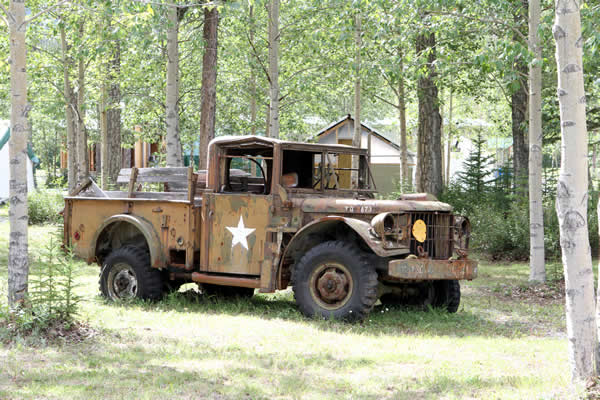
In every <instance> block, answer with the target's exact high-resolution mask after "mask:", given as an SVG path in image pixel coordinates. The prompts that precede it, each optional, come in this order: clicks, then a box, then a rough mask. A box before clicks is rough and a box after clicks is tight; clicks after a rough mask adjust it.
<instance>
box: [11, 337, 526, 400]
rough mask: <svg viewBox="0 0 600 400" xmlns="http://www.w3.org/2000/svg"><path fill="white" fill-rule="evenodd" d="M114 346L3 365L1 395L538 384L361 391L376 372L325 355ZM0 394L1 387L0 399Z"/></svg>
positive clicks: (274, 392) (425, 379)
mask: <svg viewBox="0 0 600 400" xmlns="http://www.w3.org/2000/svg"><path fill="white" fill-rule="evenodd" d="M111 339H112V341H111ZM120 339H121V338H120V337H118V336H114V335H113V337H112V338H111V337H110V335H109V336H107V337H105V340H104V341H102V342H95V343H88V344H81V345H74V346H66V347H61V348H57V349H56V351H53V352H50V353H47V354H44V356H43V357H42V358H38V359H35V360H33V361H30V364H29V365H26V364H21V363H19V361H18V360H12V361H11V360H9V361H8V365H7V368H6V369H5V370H4V372H0V378H4V380H5V381H6V382H9V381H10V382H11V385H10V386H12V385H14V387H13V388H11V387H10V386H8V387H7V388H8V389H11V393H12V394H13V395H15V396H22V397H27V396H28V395H30V394H31V393H32V392H35V396H36V397H37V396H41V397H45V396H50V397H55V396H56V397H57V398H58V397H64V398H104V399H112V398H118V399H121V398H210V399H229V398H231V399H244V398H248V399H250V398H251V399H270V398H274V397H280V396H285V397H290V398H302V397H305V396H309V397H311V398H333V397H344V398H346V397H348V396H350V397H359V398H364V399H381V398H394V399H420V398H423V399H424V398H432V399H433V398H438V397H439V396H440V395H441V394H443V393H445V394H448V393H452V394H454V395H456V396H458V397H459V398H460V397H462V396H463V395H473V394H474V392H475V393H476V392H477V390H479V389H483V388H485V390H489V389H490V388H498V389H500V388H506V387H516V386H518V385H519V384H520V383H521V382H522V381H523V380H524V379H530V380H531V381H530V382H528V383H530V384H533V385H535V384H536V382H535V379H534V378H523V377H518V376H500V377H487V376H478V375H474V376H468V377H464V379H457V378H456V377H455V376H451V375H446V372H444V371H443V370H435V371H428V372H427V375H422V374H421V376H420V377H419V374H418V373H417V375H416V376H411V375H407V376H401V377H400V380H399V381H394V382H390V383H389V385H387V384H386V385H372V386H362V385H360V384H357V383H356V382H353V380H352V376H353V374H354V373H355V372H356V371H360V370H361V369H362V368H377V360H375V359H369V358H363V357H345V358H340V359H336V358H334V357H332V356H331V355H330V354H302V355H301V360H297V359H296V357H295V356H294V355H293V354H292V355H288V356H287V357H283V358H282V356H281V355H280V354H278V353H269V352H264V353H263V352H257V351H252V349H251V348H245V347H241V346H230V347H215V346H212V345H210V344H207V343H203V344H202V345H201V346H190V345H189V344H184V343H181V342H178V341H173V342H170V343H164V344H162V345H158V346H155V347H148V346H142V345H129V346H124V345H123V344H121V343H120ZM142 341H143V338H142V337H141V336H136V335H133V336H132V337H128V343H142ZM32 363H33V364H39V365H31V364H32ZM398 367H399V368H400V367H401V365H399V366H398ZM324 370H325V371H327V373H326V374H323V371H324ZM2 389H3V388H2V387H1V386H0V394H1V393H2ZM165 396H166V397H165Z"/></svg>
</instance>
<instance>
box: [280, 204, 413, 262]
mask: <svg viewBox="0 0 600 400" xmlns="http://www.w3.org/2000/svg"><path fill="white" fill-rule="evenodd" d="M337 224H343V225H345V226H346V227H348V228H349V229H351V230H352V231H354V232H355V233H356V234H357V235H358V236H359V237H360V238H361V239H362V240H363V242H364V243H365V244H366V245H367V247H369V248H370V249H371V250H372V251H373V253H375V254H376V255H378V256H380V257H391V256H395V255H400V254H406V253H409V250H408V249H404V248H400V249H394V250H386V249H384V248H383V246H382V245H381V241H380V240H379V239H377V238H376V237H374V236H373V235H371V233H370V229H371V225H370V224H369V223H368V222H365V221H361V220H359V219H354V218H345V217H339V216H327V217H323V218H319V219H317V220H314V221H311V222H310V223H308V224H307V225H305V226H304V227H302V229H300V230H299V231H298V232H296V234H295V235H294V237H293V238H292V240H291V241H290V243H289V244H288V245H287V246H286V248H285V250H284V252H283V256H282V257H281V261H280V266H281V264H282V262H283V260H285V259H286V256H289V255H290V253H291V252H293V251H294V250H297V249H299V248H302V247H303V246H304V243H305V241H306V240H305V239H306V238H307V237H308V235H310V234H313V233H318V232H327V231H331V230H333V229H335V228H336V225H337Z"/></svg>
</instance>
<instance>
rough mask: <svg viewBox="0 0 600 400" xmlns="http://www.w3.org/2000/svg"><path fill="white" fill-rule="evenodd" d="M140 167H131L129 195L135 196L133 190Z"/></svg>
mask: <svg viewBox="0 0 600 400" xmlns="http://www.w3.org/2000/svg"><path fill="white" fill-rule="evenodd" d="M137 175H138V169H137V167H133V168H131V175H130V176H129V187H128V189H127V191H128V195H127V197H133V191H134V190H135V181H136V180H137Z"/></svg>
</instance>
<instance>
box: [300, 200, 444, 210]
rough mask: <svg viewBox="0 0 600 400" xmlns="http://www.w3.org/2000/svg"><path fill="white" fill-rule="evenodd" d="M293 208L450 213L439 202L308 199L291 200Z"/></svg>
mask: <svg viewBox="0 0 600 400" xmlns="http://www.w3.org/2000/svg"><path fill="white" fill-rule="evenodd" d="M291 200H292V202H293V204H294V207H298V208H301V209H302V211H304V212H307V213H327V214H379V213H382V212H391V213H400V212H426V211H441V212H451V211H452V206H451V205H449V204H447V203H442V202H441V201H414V200H375V199H364V200H363V199H339V198H310V199H306V198H304V199H298V198H295V199H294V198H292V199H291Z"/></svg>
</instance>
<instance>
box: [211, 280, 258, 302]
mask: <svg viewBox="0 0 600 400" xmlns="http://www.w3.org/2000/svg"><path fill="white" fill-rule="evenodd" d="M202 293H204V294H205V295H207V296H209V297H210V296H212V297H217V298H221V299H235V298H238V299H249V298H251V297H252V296H254V289H253V288H247V287H238V286H222V285H211V284H207V283H203V284H202Z"/></svg>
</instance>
